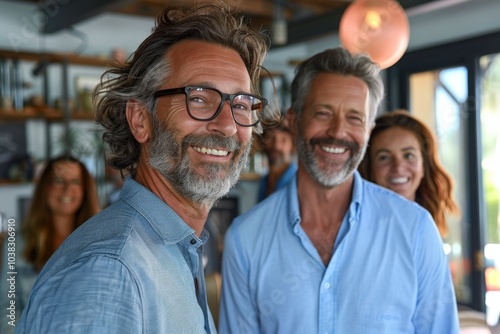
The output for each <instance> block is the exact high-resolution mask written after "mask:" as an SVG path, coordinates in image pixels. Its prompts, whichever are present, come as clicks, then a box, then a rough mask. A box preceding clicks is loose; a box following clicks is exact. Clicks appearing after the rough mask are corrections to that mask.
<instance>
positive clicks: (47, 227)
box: [0, 155, 99, 334]
mask: <svg viewBox="0 0 500 334" xmlns="http://www.w3.org/2000/svg"><path fill="white" fill-rule="evenodd" d="M98 211H99V201H98V197H97V189H96V184H95V181H94V178H93V177H92V175H90V173H89V171H88V170H87V168H86V167H85V165H84V164H83V163H82V162H81V161H80V160H78V159H77V158H75V157H73V156H71V155H62V156H59V157H56V158H54V159H52V160H50V161H49V162H48V163H47V164H46V166H45V167H44V169H43V171H42V172H41V175H40V177H39V178H38V180H37V182H36V185H35V189H34V193H33V197H32V199H31V203H30V207H29V211H28V213H27V217H26V219H25V221H24V222H23V223H22V225H21V228H22V231H21V232H22V233H21V234H20V235H19V236H18V238H17V240H16V246H17V247H16V248H17V249H18V250H19V251H21V252H22V254H19V256H17V259H16V260H17V261H16V270H15V272H17V275H16V284H15V286H16V291H15V292H16V293H15V297H16V298H15V307H16V316H17V317H19V316H20V314H21V313H22V311H23V309H24V306H25V305H26V303H27V301H28V296H29V294H30V292H31V289H32V287H33V284H34V283H35V280H36V278H37V276H38V273H39V272H40V270H41V269H42V268H43V266H44V265H45V263H46V262H47V261H48V260H49V258H50V257H51V256H52V254H53V253H54V252H55V250H56V249H57V248H58V247H59V246H60V245H61V244H62V242H63V241H64V240H65V239H66V238H67V237H68V236H69V235H70V234H71V233H72V232H73V231H75V230H76V229H77V228H78V227H79V226H80V225H82V224H83V222H85V221H86V220H87V219H89V218H90V217H92V216H93V215H95V214H96V213H97V212H98ZM23 245H24V247H23ZM22 248H24V249H22ZM17 249H16V250H17ZM3 254H7V252H6V251H5V250H4V252H3ZM2 266H3V268H2V280H1V283H0V285H2V300H5V301H6V302H7V301H8V298H3V297H6V296H7V287H6V286H5V284H6V283H7V281H6V279H7V278H6V277H4V275H5V274H6V273H7V272H12V271H13V270H7V259H6V258H4V259H2ZM9 302H10V300H9ZM4 305H5V304H4V303H3V302H2V308H1V309H2V315H3V316H2V321H1V326H0V328H2V333H5V334H7V333H13V332H14V329H15V327H14V326H12V325H9V323H8V321H6V320H7V319H9V320H10V318H8V317H7V316H6V315H5V314H4V312H5V310H6V309H7V306H5V307H4Z"/></svg>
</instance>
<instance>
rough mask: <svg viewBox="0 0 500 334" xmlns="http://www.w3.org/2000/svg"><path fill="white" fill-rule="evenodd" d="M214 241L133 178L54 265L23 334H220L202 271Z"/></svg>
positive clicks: (20, 329) (42, 280) (36, 293)
mask: <svg viewBox="0 0 500 334" xmlns="http://www.w3.org/2000/svg"><path fill="white" fill-rule="evenodd" d="M207 238H208V233H207V232H206V231H205V230H204V231H203V233H202V234H201V237H200V238H197V237H196V235H195V232H194V230H193V229H191V228H190V227H189V226H188V225H186V223H184V221H182V219H181V218H180V217H179V216H178V215H177V214H176V213H175V212H174V211H172V209H170V207H168V206H167V205H166V204H165V203H164V202H163V201H162V200H160V199H159V198H158V197H157V196H155V195H154V194H153V193H152V192H150V191H149V190H148V189H146V188H144V187H143V186H141V185H140V184H139V183H137V182H135V181H134V180H133V179H131V178H128V179H127V180H126V182H125V185H124V187H123V189H122V192H121V194H120V200H118V201H117V202H115V203H114V204H113V205H111V206H110V207H108V208H107V209H106V210H103V211H102V212H101V213H99V214H98V215H96V216H94V217H93V218H91V219H90V220H89V221H87V222H86V223H85V224H83V225H82V226H81V227H80V228H79V229H77V230H76V231H75V232H74V233H73V234H71V235H70V236H69V238H67V239H66V241H65V242H64V244H63V245H61V247H59V249H58V250H57V251H56V253H55V254H54V255H53V256H52V258H51V259H50V260H49V262H47V264H46V265H45V267H44V268H43V270H42V272H41V273H40V276H39V277H38V279H37V282H36V283H35V286H34V287H33V290H32V294H31V296H30V300H29V303H28V305H27V306H26V308H25V309H24V312H23V314H22V317H21V319H20V322H19V324H18V326H17V330H16V333H29V334H36V333H40V334H47V333H71V334H80V333H81V334H88V333H106V334H109V333H120V334H121V333H151V334H153V333H154V334H160V333H196V334H198V333H215V332H216V330H215V326H214V322H213V319H212V316H211V314H210V311H209V309H208V306H207V301H206V293H205V280H204V276H203V267H202V246H203V244H204V242H205V241H206V239H207Z"/></svg>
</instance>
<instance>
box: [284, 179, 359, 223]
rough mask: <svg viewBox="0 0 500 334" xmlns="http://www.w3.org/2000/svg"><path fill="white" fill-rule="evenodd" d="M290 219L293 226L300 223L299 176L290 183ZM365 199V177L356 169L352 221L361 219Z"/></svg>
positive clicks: (350, 208)
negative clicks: (362, 204) (362, 203)
mask: <svg viewBox="0 0 500 334" xmlns="http://www.w3.org/2000/svg"><path fill="white" fill-rule="evenodd" d="M287 187H288V191H287V193H288V196H289V197H288V201H287V204H288V206H289V207H288V210H287V211H288V212H289V214H288V221H289V222H290V224H291V225H292V226H295V225H297V224H299V223H300V209H299V196H298V192H297V177H294V178H293V179H292V181H291V182H290V183H289V184H288V186H287ZM362 199H363V178H362V177H361V175H360V174H359V172H358V171H354V182H353V189H352V199H351V204H350V205H349V212H348V217H349V221H350V222H351V224H352V223H354V222H356V221H359V217H360V215H361V202H362Z"/></svg>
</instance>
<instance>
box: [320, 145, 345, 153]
mask: <svg viewBox="0 0 500 334" xmlns="http://www.w3.org/2000/svg"><path fill="white" fill-rule="evenodd" d="M321 149H322V150H324V151H326V152H328V153H344V152H345V151H346V149H345V148H341V147H326V146H322V147H321Z"/></svg>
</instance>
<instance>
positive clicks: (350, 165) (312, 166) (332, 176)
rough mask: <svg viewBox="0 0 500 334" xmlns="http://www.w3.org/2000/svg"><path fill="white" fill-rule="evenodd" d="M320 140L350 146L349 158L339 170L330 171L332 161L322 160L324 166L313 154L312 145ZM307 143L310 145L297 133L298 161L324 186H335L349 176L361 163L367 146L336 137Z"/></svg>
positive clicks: (332, 165)
mask: <svg viewBox="0 0 500 334" xmlns="http://www.w3.org/2000/svg"><path fill="white" fill-rule="evenodd" d="M321 141H322V142H324V143H327V142H329V143H333V142H337V143H341V144H342V145H346V146H347V147H349V148H350V152H351V153H350V156H349V159H348V160H347V161H346V162H345V164H344V165H343V166H342V168H341V170H340V171H339V172H335V171H332V169H335V165H334V164H333V163H329V162H324V165H326V166H325V167H322V166H320V163H319V161H318V159H317V158H316V156H315V155H314V152H313V149H314V145H320V143H319V142H321ZM309 144H310V146H308V143H307V142H306V141H305V140H304V138H303V137H302V136H301V135H300V134H299V136H298V139H297V153H298V156H299V161H301V162H302V165H303V166H304V167H305V169H306V170H307V173H308V174H309V175H310V176H311V177H312V178H313V179H314V180H315V181H316V182H318V183H319V184H320V185H321V186H323V187H325V188H335V187H337V186H339V185H341V184H342V183H344V182H345V181H346V180H347V179H348V178H349V177H351V176H352V175H353V174H354V171H355V170H356V169H357V168H358V166H359V164H360V163H361V160H362V159H363V157H364V155H365V152H366V148H367V145H363V147H361V148H360V147H359V146H358V145H356V144H355V143H352V142H346V141H343V140H337V139H333V140H327V139H323V140H316V141H314V140H312V141H311V142H310V143H309ZM330 167H331V168H330Z"/></svg>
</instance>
